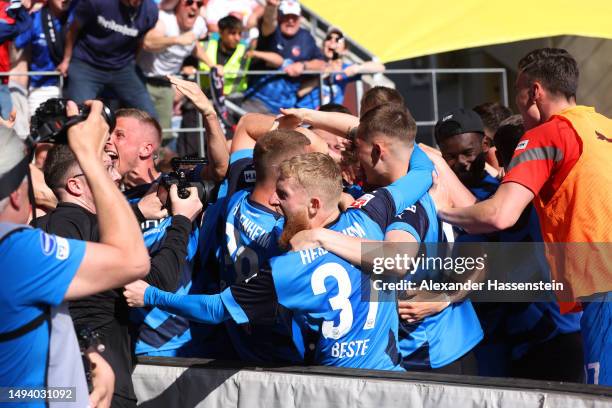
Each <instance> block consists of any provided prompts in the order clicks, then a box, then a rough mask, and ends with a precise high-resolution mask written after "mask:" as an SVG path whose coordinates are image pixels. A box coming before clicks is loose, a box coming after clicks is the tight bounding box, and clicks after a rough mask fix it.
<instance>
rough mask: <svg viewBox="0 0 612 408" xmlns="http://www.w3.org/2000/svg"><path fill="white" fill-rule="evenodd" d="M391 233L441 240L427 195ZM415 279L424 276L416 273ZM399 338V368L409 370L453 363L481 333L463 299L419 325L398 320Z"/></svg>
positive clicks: (439, 230)
mask: <svg viewBox="0 0 612 408" xmlns="http://www.w3.org/2000/svg"><path fill="white" fill-rule="evenodd" d="M392 230H400V231H406V232H408V233H409V234H410V235H412V236H413V237H414V238H415V239H416V241H417V242H431V243H435V242H442V241H443V237H442V235H441V226H440V222H439V221H438V217H437V214H436V207H435V205H434V203H433V200H432V199H431V197H430V196H429V194H425V195H424V196H423V197H422V198H421V199H420V200H419V201H418V202H417V203H416V204H415V205H413V206H412V207H409V208H407V209H406V210H404V212H402V214H400V215H399V216H398V217H397V218H396V219H395V220H394V221H393V223H392V224H391V225H390V226H389V227H388V229H387V231H392ZM414 276H417V277H419V276H420V277H423V276H422V274H420V273H419V271H416V273H415V274H414ZM427 278H433V277H427ZM399 336H400V337H399V338H400V341H399V344H400V350H401V354H402V367H404V368H405V369H407V370H411V369H422V368H425V369H428V368H439V367H443V366H445V365H447V364H450V363H452V362H453V361H455V360H457V359H458V358H460V357H461V356H463V355H464V354H466V353H468V352H469V351H470V350H472V349H473V348H474V346H476V344H478V342H479V341H480V340H482V337H483V333H482V329H481V327H480V323H479V321H478V317H477V316H476V312H475V311H474V308H473V307H472V303H471V302H470V301H469V300H464V301H462V302H457V303H451V304H450V305H449V306H448V307H446V308H445V309H444V310H442V311H441V312H439V313H437V314H434V315H431V316H427V317H425V318H424V319H423V320H421V321H418V322H414V323H408V322H406V321H404V320H402V321H400V328H399Z"/></svg>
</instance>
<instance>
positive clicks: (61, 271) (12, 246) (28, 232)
mask: <svg viewBox="0 0 612 408" xmlns="http://www.w3.org/2000/svg"><path fill="white" fill-rule="evenodd" d="M5 225H6V224H5ZM0 229H1V224H0ZM84 255H85V242H83V241H75V240H71V239H66V238H61V237H58V236H55V235H50V234H47V233H45V232H43V231H41V230H38V229H30V228H26V229H23V230H19V231H14V232H13V233H10V234H9V235H7V236H5V237H4V238H3V239H2V240H1V241H0V270H1V271H2V285H0V312H1V313H2V316H3V317H2V319H0V333H3V334H6V333H9V332H11V331H14V330H17V329H18V328H20V327H22V326H23V325H25V324H26V323H28V322H31V321H33V320H34V319H35V318H37V317H39V316H40V315H41V314H42V313H43V312H45V311H46V310H48V308H49V307H50V306H57V305H59V304H60V303H62V301H63V299H64V296H65V294H66V291H67V290H68V286H69V285H70V282H71V281H72V279H73V278H74V275H75V274H76V272H77V270H78V269H79V266H80V265H81V261H82V260H83V257H84ZM49 329H50V328H49V327H48V325H47V323H46V322H43V323H42V324H41V325H40V326H38V327H37V328H35V329H33V330H31V331H29V332H27V333H26V334H23V335H21V336H19V337H17V338H15V339H12V340H7V341H0V386H2V387H9V386H10V387H37V388H40V387H43V386H44V385H45V378H46V377H45V374H46V362H47V357H48V350H49ZM31 406H40V407H43V406H45V404H44V402H41V403H40V404H35V403H32V405H31Z"/></svg>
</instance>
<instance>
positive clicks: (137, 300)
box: [123, 280, 150, 307]
mask: <svg viewBox="0 0 612 408" xmlns="http://www.w3.org/2000/svg"><path fill="white" fill-rule="evenodd" d="M149 286H150V285H149V284H148V283H147V282H145V281H143V280H137V281H135V282H132V283H129V284H127V285H125V288H124V289H125V290H124V291H123V296H125V300H126V301H127V304H128V306H130V307H143V306H144V305H145V304H144V294H145V291H146V290H147V288H148V287H149Z"/></svg>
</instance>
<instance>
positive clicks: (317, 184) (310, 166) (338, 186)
mask: <svg viewBox="0 0 612 408" xmlns="http://www.w3.org/2000/svg"><path fill="white" fill-rule="evenodd" d="M279 170H280V171H279V175H280V178H281V179H288V178H293V179H294V180H296V181H297V182H298V183H299V184H300V185H301V186H302V187H304V189H305V190H306V191H307V192H308V194H310V195H311V196H316V195H318V196H321V198H322V199H323V201H324V204H323V206H324V207H327V208H331V207H337V206H338V201H339V200H340V195H341V194H342V173H341V171H340V167H338V165H337V164H336V163H335V162H334V160H333V159H332V158H331V157H330V156H328V155H327V154H323V153H305V154H300V155H297V156H294V157H293V158H291V159H290V160H286V161H284V162H283V163H281V165H280V169H279Z"/></svg>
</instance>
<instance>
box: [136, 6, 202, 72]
mask: <svg viewBox="0 0 612 408" xmlns="http://www.w3.org/2000/svg"><path fill="white" fill-rule="evenodd" d="M159 20H160V21H161V22H162V23H163V24H164V35H165V36H166V37H176V36H178V35H180V34H182V33H181V30H180V29H179V26H178V22H177V21H176V16H175V15H174V13H171V12H167V11H163V10H160V11H159ZM191 31H193V32H194V33H195V35H196V39H200V38H202V37H203V36H205V35H206V33H207V31H208V30H207V28H206V23H205V22H204V19H203V18H202V17H200V16H198V17H197V18H196V21H195V24H194V25H193V28H192V29H191ZM194 48H195V42H194V43H193V44H190V45H172V46H170V47H168V48H166V49H165V50H164V51H162V52H156V53H152V52H147V51H143V52H141V53H140V55H139V57H138V65H139V66H140V68H141V69H142V72H143V73H144V75H145V76H147V77H160V76H166V75H174V74H177V73H179V71H180V70H181V66H182V65H183V61H184V60H185V58H187V57H188V56H189V55H191V53H192V52H193V49H194Z"/></svg>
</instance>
